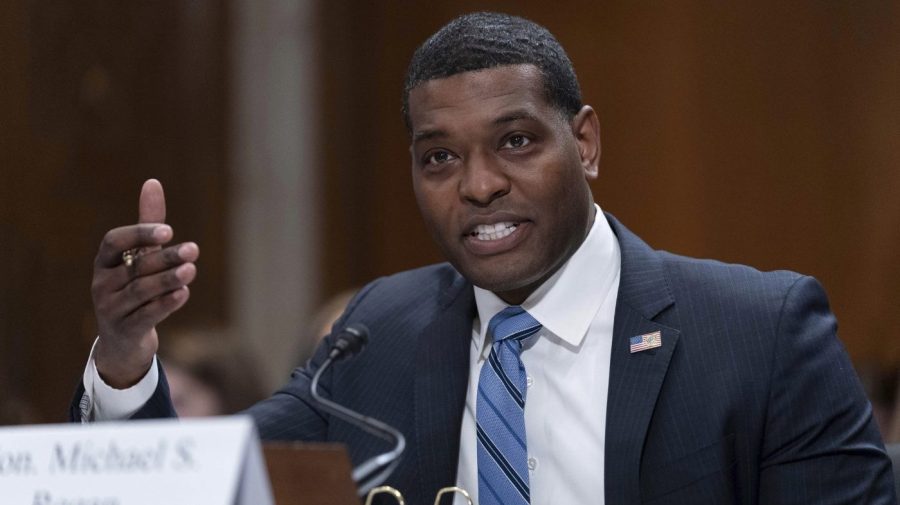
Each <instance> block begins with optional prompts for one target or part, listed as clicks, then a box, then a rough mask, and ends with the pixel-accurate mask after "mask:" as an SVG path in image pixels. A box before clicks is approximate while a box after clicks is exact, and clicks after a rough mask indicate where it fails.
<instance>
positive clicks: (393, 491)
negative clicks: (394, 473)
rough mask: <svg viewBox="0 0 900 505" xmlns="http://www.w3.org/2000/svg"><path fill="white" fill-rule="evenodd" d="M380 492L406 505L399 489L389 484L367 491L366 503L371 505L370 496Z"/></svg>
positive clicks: (401, 504) (372, 496)
mask: <svg viewBox="0 0 900 505" xmlns="http://www.w3.org/2000/svg"><path fill="white" fill-rule="evenodd" d="M382 493H384V494H389V495H391V496H393V497H394V498H395V499H396V500H397V503H399V504H400V505H406V502H405V501H403V495H402V494H401V493H400V491H397V490H396V489H394V488H392V487H391V486H379V487H376V488H373V489H372V490H371V491H369V494H367V495H366V505H372V498H374V497H375V495H376V494H382ZM469 503H472V502H469Z"/></svg>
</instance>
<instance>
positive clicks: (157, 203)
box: [138, 179, 166, 223]
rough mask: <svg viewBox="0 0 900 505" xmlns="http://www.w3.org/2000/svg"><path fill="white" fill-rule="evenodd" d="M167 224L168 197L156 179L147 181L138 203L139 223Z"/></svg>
mask: <svg viewBox="0 0 900 505" xmlns="http://www.w3.org/2000/svg"><path fill="white" fill-rule="evenodd" d="M164 222H166V195H165V194H164V193H163V187H162V184H161V183H160V182H159V181H158V180H156V179H147V180H146V181H145V182H144V185H143V187H141V198H140V202H139V203H138V223H164Z"/></svg>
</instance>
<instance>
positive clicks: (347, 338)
mask: <svg viewBox="0 0 900 505" xmlns="http://www.w3.org/2000/svg"><path fill="white" fill-rule="evenodd" d="M368 342H369V329H368V328H366V326H365V325H364V324H362V323H353V324H349V325H347V326H346V327H345V328H344V329H343V330H341V332H340V333H338V334H337V336H336V337H335V339H334V344H333V345H332V346H331V355H332V357H333V358H334V359H335V360H339V359H342V358H349V357H351V356H355V355H357V354H359V353H360V352H361V351H362V350H363V348H364V347H365V346H366V344H367V343H368Z"/></svg>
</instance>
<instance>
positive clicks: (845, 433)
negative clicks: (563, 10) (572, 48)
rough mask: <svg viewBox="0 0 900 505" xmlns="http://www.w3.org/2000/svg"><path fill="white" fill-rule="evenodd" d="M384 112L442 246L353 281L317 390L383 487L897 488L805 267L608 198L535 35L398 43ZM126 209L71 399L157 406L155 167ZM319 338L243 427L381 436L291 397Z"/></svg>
mask: <svg viewBox="0 0 900 505" xmlns="http://www.w3.org/2000/svg"><path fill="white" fill-rule="evenodd" d="M404 116H405V119H406V121H407V125H408V127H409V131H410V136H411V142H412V144H411V154H412V177H413V187H414V190H415V194H416V198H417V201H418V205H419V208H420V210H421V213H422V216H423V218H424V220H425V223H426V224H427V227H428V229H429V230H430V232H431V234H432V235H433V238H434V240H435V241H436V242H437V244H438V245H439V246H440V248H441V250H442V252H443V253H444V255H445V256H446V258H447V259H448V261H449V264H441V265H435V266H430V267H425V268H422V269H418V270H413V271H409V272H403V273H400V274H397V275H394V276H391V277H387V278H383V279H379V280H376V281H374V282H373V283H371V284H369V285H368V286H366V287H365V288H363V289H362V290H361V292H360V293H359V294H358V295H357V296H356V297H355V299H354V300H353V301H352V302H351V303H350V305H349V306H348V308H347V310H346V312H345V313H344V315H343V316H342V318H341V319H340V320H339V321H338V322H337V323H336V324H335V333H337V332H338V331H340V330H341V329H342V328H344V327H345V326H346V325H348V324H350V323H363V324H365V325H366V326H368V328H369V329H370V333H371V343H370V345H369V348H368V349H367V351H366V352H364V353H363V354H362V355H360V356H359V357H358V358H356V359H355V360H354V361H352V362H346V363H342V364H340V365H338V366H336V367H334V368H333V369H331V370H329V373H327V374H325V375H324V377H323V379H322V384H321V386H322V389H323V391H325V392H326V394H327V395H328V396H329V397H330V398H331V399H332V400H333V401H336V402H338V403H340V404H343V405H347V406H349V407H351V408H354V409H357V410H359V411H362V412H363V413H365V414H367V415H371V416H373V417H376V418H379V419H382V420H384V421H386V422H388V423H389V424H392V425H394V426H396V427H398V428H399V429H400V430H401V431H402V432H403V433H404V435H405V436H406V437H407V442H408V446H407V451H406V454H405V456H404V459H403V461H402V463H401V464H400V466H399V467H398V468H397V471H396V472H395V473H394V475H393V476H392V477H391V478H390V480H389V481H388V482H389V483H390V484H391V485H393V486H395V487H397V488H399V489H401V490H403V492H404V493H405V494H406V495H407V498H408V500H409V502H411V503H429V502H430V501H431V500H432V497H433V496H434V493H435V491H436V490H437V489H438V488H439V487H442V486H446V485H450V484H453V483H458V484H459V485H460V486H461V487H463V488H465V489H467V490H469V491H470V492H471V493H473V494H475V495H476V496H477V500H478V501H479V502H480V503H482V504H491V503H504V504H509V503H534V504H544V503H560V504H570V503H571V504H576V503H607V504H625V503H667V504H668V503H685V504H693V503H765V504H780V503H798V504H799V503H804V504H806V503H895V497H894V495H893V491H892V481H891V476H890V471H891V467H890V463H889V461H888V460H887V458H886V456H885V453H884V448H883V445H882V443H881V441H880V436H879V434H878V432H877V429H876V428H875V426H874V424H873V421H872V416H871V411H870V407H869V404H868V402H867V401H866V399H865V398H864V396H863V394H862V392H861V388H860V386H859V384H858V381H857V379H856V377H855V375H854V373H853V371H852V367H851V365H850V362H849V360H848V358H847V356H846V354H845V352H844V351H843V348H842V346H841V344H840V343H839V341H838V340H837V338H836V335H835V330H836V324H835V320H834V317H833V316H832V314H831V313H830V312H829V309H828V305H827V300H826V298H825V295H824V293H823V292H822V290H821V288H820V286H819V285H818V283H817V282H816V281H814V280H812V279H810V278H808V277H803V276H800V275H797V274H794V273H790V272H773V273H761V272H758V271H756V270H753V269H751V268H748V267H743V266H738V265H725V264H721V263H717V262H712V261H701V260H694V259H689V258H683V257H678V256H675V255H671V254H668V253H665V252H659V251H654V250H652V249H650V248H649V247H648V246H647V245H646V244H644V243H643V242H642V241H641V240H640V239H638V238H637V237H636V236H634V235H633V234H632V233H630V232H629V231H628V230H627V229H626V228H625V227H624V226H622V225H621V224H620V223H619V222H618V221H616V220H615V219H614V218H613V217H612V216H610V215H604V214H603V213H602V212H601V211H600V209H599V207H598V206H597V205H596V204H595V203H594V202H593V198H592V196H591V192H590V188H589V186H588V180H590V179H594V178H596V177H597V170H598V162H599V158H600V138H599V126H598V120H597V116H596V114H595V112H594V111H593V109H591V108H590V107H589V106H585V105H583V104H582V102H581V96H580V91H579V88H578V83H577V80H576V78H575V74H574V71H573V69H572V66H571V63H570V62H569V59H568V57H567V56H566V54H565V52H564V51H563V49H562V47H560V46H559V44H558V42H557V41H556V40H555V39H554V38H553V36H552V35H551V34H550V33H549V32H547V31H546V30H545V29H544V28H542V27H540V26H538V25H535V24H534V23H531V22H529V21H526V20H523V19H520V18H516V17H511V16H507V15H502V14H484V13H479V14H472V15H467V16H463V17H461V18H458V19H456V20H454V21H452V22H451V23H450V24H448V25H447V26H445V27H444V28H442V29H441V30H440V31H439V32H438V33H436V34H435V35H433V36H432V37H431V38H430V39H429V40H428V41H426V42H425V43H424V44H423V45H422V46H421V47H420V48H419V49H418V50H417V51H416V53H415V55H414V56H413V60H412V63H411V65H410V68H409V72H408V75H407V83H406V86H405V90H404ZM140 207H141V223H140V224H138V225H133V226H127V227H123V228H117V229H115V230H112V231H111V232H109V233H108V234H107V236H106V237H105V239H104V241H103V243H102V244H101V247H100V251H99V253H98V256H97V262H96V271H95V279H94V286H93V294H94V302H95V307H96V312H97V319H98V325H99V334H100V336H99V338H98V340H97V343H96V346H95V349H94V351H93V354H92V361H91V363H90V364H89V365H88V368H87V370H86V372H85V378H84V386H85V391H86V394H84V395H82V392H79V395H78V398H79V399H80V400H81V402H80V406H77V405H76V406H73V411H72V414H73V417H76V418H84V419H91V418H93V419H109V418H122V417H152V416H165V415H172V414H173V413H172V409H171V404H170V401H169V399H168V394H167V391H166V383H165V376H164V374H163V372H162V369H161V367H158V366H157V365H155V364H154V363H155V358H154V354H155V352H156V348H157V334H156V331H155V329H154V328H155V325H156V324H157V323H159V322H160V321H162V320H163V319H165V318H166V317H167V316H168V315H169V314H170V313H171V312H173V311H174V310H177V309H178V308H180V307H181V306H182V305H183V304H184V303H185V302H186V300H187V298H188V290H187V289H188V288H187V285H188V284H190V282H191V281H192V280H193V278H194V276H195V274H196V270H195V267H194V262H195V261H196V260H197V257H198V254H199V252H198V248H197V246H196V244H193V243H185V244H179V245H176V246H169V247H166V248H161V247H162V246H163V245H164V244H166V243H167V242H168V241H169V240H170V239H171V237H172V230H171V229H170V228H169V227H167V226H165V225H163V224H160V223H161V222H162V221H163V219H164V204H163V201H162V188H161V187H160V186H159V184H158V183H157V182H155V181H149V182H148V183H146V184H145V186H144V189H143V191H142V194H141V205H140ZM134 248H142V250H141V252H140V253H139V254H137V253H133V252H132V251H131V250H132V249H134ZM123 251H125V254H124V256H123ZM330 341H331V338H330V337H329V338H328V339H326V343H325V345H324V346H323V347H321V348H320V349H319V350H318V352H317V353H316V355H315V357H314V358H313V359H312V360H311V361H310V363H309V364H308V365H307V366H306V367H304V368H301V369H298V370H296V371H295V372H294V374H293V375H292V378H291V381H290V382H289V383H288V384H287V385H286V386H285V387H284V388H283V389H282V390H280V391H279V392H277V393H276V394H275V395H273V396H272V397H271V398H269V399H268V400H265V401H263V402H261V403H260V404H258V405H256V406H254V407H252V408H251V409H250V410H249V411H248V412H249V414H250V415H252V416H253V418H254V419H255V420H256V423H257V425H258V427H259V430H260V433H261V435H262V437H263V438H266V439H292V440H293V439H303V440H330V441H340V442H344V443H346V444H347V446H348V449H349V451H350V454H351V457H352V459H353V460H354V461H355V462H360V461H362V460H364V459H365V458H367V457H369V456H371V455H373V454H375V453H377V452H380V451H382V450H384V447H383V443H381V442H379V441H377V440H372V439H371V437H370V436H369V435H367V434H365V433H361V432H360V431H359V430H358V429H356V428H354V427H352V426H349V425H347V424H346V423H343V422H340V421H338V420H332V419H330V418H329V416H328V415H327V414H325V413H322V412H320V411H319V410H317V409H316V407H315V406H313V405H312V403H311V401H310V398H309V394H308V388H309V382H310V378H311V376H312V374H313V373H314V372H315V371H316V370H317V369H318V367H319V366H320V364H321V363H322V362H323V361H324V358H325V355H326V354H327V349H328V346H329V345H330ZM94 363H95V364H96V368H94ZM79 407H80V408H79Z"/></svg>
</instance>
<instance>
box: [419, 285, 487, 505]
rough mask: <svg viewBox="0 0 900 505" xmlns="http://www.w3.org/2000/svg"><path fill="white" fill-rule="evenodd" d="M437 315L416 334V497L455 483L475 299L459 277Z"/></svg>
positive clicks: (425, 498) (430, 495)
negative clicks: (417, 492) (418, 334)
mask: <svg viewBox="0 0 900 505" xmlns="http://www.w3.org/2000/svg"><path fill="white" fill-rule="evenodd" d="M440 305H441V308H440V310H441V314H440V315H439V316H438V317H437V319H436V320H435V321H434V322H433V323H431V324H430V325H429V326H428V327H427V328H426V329H425V331H424V332H423V333H422V335H420V336H419V339H418V344H417V351H416V384H415V403H414V413H415V426H416V439H417V440H416V444H415V446H416V449H417V453H416V455H415V456H416V458H417V466H418V469H417V474H418V479H419V486H418V491H419V497H418V499H417V500H411V502H412V503H430V502H431V501H432V500H434V495H435V493H436V492H437V490H438V489H439V488H441V487H445V486H452V485H454V484H455V483H456V466H457V462H458V459H459V430H460V426H461V424H462V414H463V409H464V407H465V402H466V389H467V385H468V379H469V347H470V345H471V335H472V320H473V319H474V317H475V299H474V295H473V292H472V286H471V285H470V284H468V283H467V282H465V281H464V280H463V279H462V277H458V278H457V280H456V281H455V282H454V283H453V285H452V286H450V288H448V289H447V290H446V291H445V292H444V295H443V298H442V300H441V301H440Z"/></svg>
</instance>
